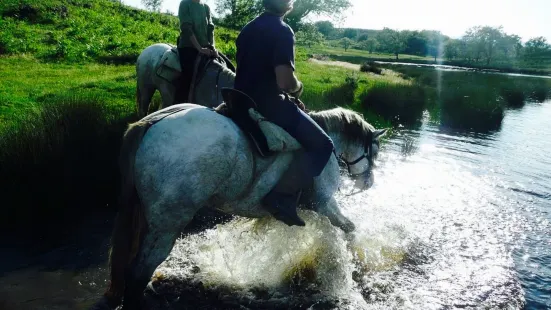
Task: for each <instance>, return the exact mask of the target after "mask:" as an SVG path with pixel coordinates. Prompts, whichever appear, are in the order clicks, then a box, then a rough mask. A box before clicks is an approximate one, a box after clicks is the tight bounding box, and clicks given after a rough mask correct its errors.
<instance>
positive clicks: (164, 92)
mask: <svg viewBox="0 0 551 310" xmlns="http://www.w3.org/2000/svg"><path fill="white" fill-rule="evenodd" d="M159 92H160V93H161V98H162V99H163V100H162V103H161V105H162V106H161V107H159V110H160V109H162V108H166V107H168V106H171V105H173V104H177V103H181V102H177V101H176V100H177V98H176V95H177V94H176V87H174V85H173V84H172V83H169V82H167V81H163V82H162V84H160V85H159Z"/></svg>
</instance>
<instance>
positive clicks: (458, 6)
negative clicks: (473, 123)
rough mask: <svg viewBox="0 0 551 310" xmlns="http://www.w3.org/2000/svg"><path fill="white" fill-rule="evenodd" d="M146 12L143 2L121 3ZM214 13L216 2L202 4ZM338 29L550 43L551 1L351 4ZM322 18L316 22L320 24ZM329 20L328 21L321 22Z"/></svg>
mask: <svg viewBox="0 0 551 310" xmlns="http://www.w3.org/2000/svg"><path fill="white" fill-rule="evenodd" d="M122 1H123V3H125V4H127V5H131V6H135V7H140V8H143V6H142V5H141V0H122ZM203 1H205V2H206V3H207V4H209V6H210V7H211V9H212V10H213V11H215V8H216V6H215V1H214V0H203ZM179 3H180V0H164V1H163V7H162V11H163V12H165V11H167V10H169V11H171V12H174V13H176V12H178V5H179ZM351 3H352V5H353V7H352V8H351V9H349V10H348V11H347V12H346V13H345V19H344V21H343V22H342V23H338V24H337V26H339V27H353V28H365V29H382V28H383V27H389V28H392V29H397V30H405V29H409V30H423V29H430V30H440V31H441V32H442V33H443V34H445V35H448V36H450V37H452V38H458V37H460V36H461V35H462V34H464V33H465V30H467V29H468V28H470V27H473V26H477V25H487V26H493V27H498V26H503V30H504V31H505V32H506V33H509V34H517V35H519V36H520V37H521V38H522V40H523V41H526V40H528V39H530V38H532V37H537V36H543V37H546V38H547V41H548V42H551V18H550V17H551V0H461V1H457V0H418V1H411V0H383V1H381V0H375V1H369V0H351ZM318 19H320V18H315V19H314V20H318ZM321 19H326V18H321Z"/></svg>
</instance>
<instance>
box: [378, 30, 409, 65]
mask: <svg viewBox="0 0 551 310" xmlns="http://www.w3.org/2000/svg"><path fill="white" fill-rule="evenodd" d="M377 41H378V42H379V44H380V46H381V49H383V50H384V51H386V52H389V53H392V54H394V55H395V56H396V59H398V54H400V53H402V52H403V51H404V50H405V49H406V40H405V38H404V35H403V34H402V33H401V32H399V31H396V30H393V29H390V28H386V27H385V28H384V29H383V30H382V31H381V32H379V34H378V35H377Z"/></svg>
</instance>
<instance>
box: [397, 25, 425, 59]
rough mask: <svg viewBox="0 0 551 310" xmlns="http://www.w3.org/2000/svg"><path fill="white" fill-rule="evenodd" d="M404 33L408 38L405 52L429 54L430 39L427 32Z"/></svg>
mask: <svg viewBox="0 0 551 310" xmlns="http://www.w3.org/2000/svg"><path fill="white" fill-rule="evenodd" d="M403 35H404V37H405V40H406V48H405V50H404V53H406V54H410V55H418V56H425V55H426V54H427V46H428V42H427V41H428V39H427V36H426V34H425V32H419V31H404V32H403Z"/></svg>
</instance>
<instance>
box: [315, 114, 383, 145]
mask: <svg viewBox="0 0 551 310" xmlns="http://www.w3.org/2000/svg"><path fill="white" fill-rule="evenodd" d="M309 115H310V117H311V118H312V119H313V120H314V121H315V122H316V123H318V125H319V126H320V127H321V128H322V129H323V130H324V131H325V132H327V133H329V132H340V133H342V134H343V135H344V136H345V137H346V139H347V140H349V141H350V142H352V143H361V144H363V143H365V141H366V139H367V137H369V136H371V135H372V134H373V132H374V131H375V127H373V126H372V125H371V124H369V123H368V122H366V121H365V120H364V118H363V117H362V116H361V115H360V114H359V113H357V112H354V111H351V110H347V109H343V108H334V109H331V110H325V111H319V112H310V113H309Z"/></svg>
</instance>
